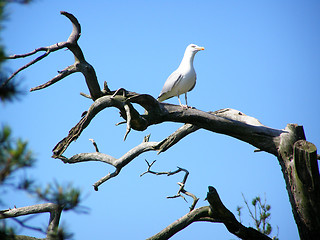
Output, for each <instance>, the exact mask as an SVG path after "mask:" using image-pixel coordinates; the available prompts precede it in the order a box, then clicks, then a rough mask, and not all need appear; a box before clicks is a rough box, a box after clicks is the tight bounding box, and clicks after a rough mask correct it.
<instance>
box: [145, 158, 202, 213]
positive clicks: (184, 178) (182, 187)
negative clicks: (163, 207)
mask: <svg viewBox="0 0 320 240" xmlns="http://www.w3.org/2000/svg"><path fill="white" fill-rule="evenodd" d="M145 161H146V163H147V165H148V169H147V171H145V172H144V173H142V174H141V175H140V177H142V176H143V175H145V174H146V173H151V174H154V175H167V176H171V175H174V174H177V173H179V172H181V171H182V172H185V175H184V177H183V180H182V182H178V185H179V186H180V187H179V190H178V192H177V194H176V195H174V196H168V197H167V198H177V197H181V198H182V199H184V200H185V201H186V202H188V201H187V199H186V198H185V197H184V196H183V195H182V194H181V193H183V194H185V195H187V196H189V197H192V198H193V203H192V205H191V206H190V211H192V210H193V209H194V208H195V206H196V204H197V202H198V200H199V198H197V197H196V196H195V195H194V194H192V193H190V192H188V191H186V190H185V188H184V187H185V183H186V181H187V178H188V176H189V172H188V170H186V169H184V168H180V167H178V169H177V170H175V171H170V172H155V171H152V170H151V167H152V165H153V164H154V163H155V162H156V160H154V161H153V162H152V163H149V162H148V161H147V160H145Z"/></svg>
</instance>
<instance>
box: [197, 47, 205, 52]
mask: <svg viewBox="0 0 320 240" xmlns="http://www.w3.org/2000/svg"><path fill="white" fill-rule="evenodd" d="M196 49H197V50H199V51H200V50H204V47H197V48H196Z"/></svg>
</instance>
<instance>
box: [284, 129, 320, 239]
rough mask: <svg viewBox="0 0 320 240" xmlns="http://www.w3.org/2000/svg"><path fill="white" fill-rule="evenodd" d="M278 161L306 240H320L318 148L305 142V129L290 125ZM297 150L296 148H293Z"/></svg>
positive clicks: (295, 216) (295, 214) (302, 235)
mask: <svg viewBox="0 0 320 240" xmlns="http://www.w3.org/2000/svg"><path fill="white" fill-rule="evenodd" d="M286 130H287V131H288V132H290V134H288V135H287V136H288V137H285V138H284V139H282V141H281V143H280V148H279V156H278V160H279V163H280V165H281V169H282V172H283V175H284V178H285V181H286V186H287V191H288V195H289V199H290V203H291V206H292V212H293V215H294V218H295V221H296V224H297V226H298V230H299V235H300V238H301V239H302V240H312V239H314V240H318V239H320V177H319V168H318V162H317V148H316V147H315V145H313V144H312V143H310V142H307V141H306V140H305V135H304V131H303V127H302V126H297V125H293V124H289V125H288V126H287V128H286ZM292 146H293V147H292Z"/></svg>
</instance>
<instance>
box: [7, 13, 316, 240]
mask: <svg viewBox="0 0 320 240" xmlns="http://www.w3.org/2000/svg"><path fill="white" fill-rule="evenodd" d="M61 14H62V15H64V16H66V17H67V18H68V19H69V20H70V21H71V23H72V25H73V30H72V33H71V35H70V37H69V38H68V40H67V41H66V42H60V43H57V44H54V45H51V46H48V47H40V48H38V49H35V50H34V51H32V52H30V53H27V54H22V55H14V56H10V57H9V58H10V59H15V58H23V57H27V56H31V55H33V54H35V53H37V52H40V51H44V52H45V53H44V54H43V55H41V56H40V57H38V58H36V59H34V60H33V61H31V62H30V63H28V64H26V65H25V66H23V67H21V68H20V69H19V70H17V71H16V72H15V73H14V74H13V75H12V77H13V76H15V75H16V74H17V73H18V72H20V71H22V70H23V69H25V68H27V67H29V66H31V65H32V64H34V63H36V62H38V61H40V60H42V59H44V58H45V57H46V56H48V55H49V54H50V53H51V52H54V51H57V50H60V49H63V48H67V49H69V50H70V51H71V52H72V54H73V55H74V57H75V63H74V64H73V65H71V66H68V67H67V68H65V69H64V70H62V71H59V74H58V75H57V76H55V77H54V78H52V79H51V80H50V81H48V82H47V83H45V84H42V85H40V86H38V87H35V88H32V89H31V91H35V90H40V89H43V88H46V87H49V86H50V85H52V84H54V83H56V82H57V81H60V80H62V79H64V78H65V77H66V76H68V75H70V74H72V73H75V72H81V73H82V74H83V75H84V77H85V80H86V84H87V86H88V89H89V92H90V95H86V94H82V95H83V96H86V97H88V98H90V99H91V100H93V103H92V105H91V106H90V108H89V109H88V110H87V111H85V112H84V114H83V115H82V117H81V119H80V121H79V122H78V123H77V124H76V125H75V126H74V127H73V128H72V129H71V130H70V131H69V134H68V135H67V136H66V137H65V138H63V139H62V140H61V141H60V142H59V143H58V144H57V145H56V146H55V147H54V149H53V156H52V157H53V158H57V159H61V160H62V161H63V162H64V163H69V164H75V163H79V162H84V161H100V162H104V163H107V164H110V165H112V166H113V167H114V168H115V170H114V172H112V173H108V174H107V175H106V176H104V177H102V178H101V179H100V180H98V181H97V182H96V183H95V184H94V189H95V190H98V188H99V186H100V185H101V184H102V183H104V182H106V181H107V180H109V179H111V178H113V177H116V176H118V175H119V173H120V172H121V169H122V168H123V167H125V166H126V165H127V164H128V163H129V162H131V161H132V160H134V159H135V158H136V157H137V156H138V155H140V154H142V153H143V152H146V151H157V152H158V154H159V153H161V152H164V151H166V150H167V149H169V148H171V147H172V146H173V145H175V144H176V143H177V142H179V141H180V140H181V139H182V138H184V137H186V136H187V135H189V134H191V133H193V132H195V131H197V130H198V129H201V128H202V129H206V130H208V131H211V132H214V133H220V134H225V135H228V136H231V137H234V138H237V139H239V140H241V141H243V142H247V143H249V144H251V145H253V146H255V147H256V148H257V151H265V152H268V153H270V154H272V155H274V156H275V157H276V158H277V159H278V161H279V163H280V166H281V171H282V173H283V176H284V179H285V183H286V188H287V192H288V195H289V199H290V203H291V206H292V212H293V215H294V219H295V221H296V224H297V227H298V230H299V234H300V238H301V239H320V184H319V183H320V179H319V170H318V162H317V159H319V155H317V150H316V147H315V146H314V145H313V144H312V143H310V142H307V141H306V138H305V134H304V130H303V127H302V126H299V125H296V124H288V125H287V126H286V127H285V128H284V129H273V128H270V127H267V126H264V125H262V124H261V123H260V122H259V121H258V120H257V119H255V118H253V117H250V116H247V115H245V114H244V113H242V112H240V111H237V110H234V109H230V108H228V109H222V110H218V111H215V112H204V111H201V110H198V109H193V108H188V109H185V108H182V107H181V106H178V105H172V104H167V103H159V102H158V101H157V100H156V99H155V98H153V97H152V96H150V95H148V94H139V93H135V92H131V91H127V90H125V89H123V88H119V89H118V90H116V91H111V90H110V89H109V88H108V86H107V83H106V82H105V83H104V87H103V89H100V87H99V83H98V80H97V77H96V74H95V71H94V68H93V67H92V66H91V65H90V64H89V63H88V62H87V61H86V60H85V57H84V55H83V53H82V50H81V48H80V47H79V45H78V43H77V40H78V39H79V37H80V34H81V29H80V24H79V22H78V20H77V19H76V18H75V17H74V16H73V15H72V14H70V13H67V12H61ZM12 77H10V79H11V78H12ZM10 79H8V81H9V80H10ZM133 103H134V104H138V105H140V106H141V107H143V108H144V109H145V113H144V114H139V112H138V111H137V110H136V109H135V108H134V106H133ZM110 107H115V108H117V109H119V111H120V114H121V117H122V118H123V119H124V123H126V124H127V130H126V133H125V134H124V139H125V138H126V137H127V135H128V134H129V132H130V131H131V129H134V130H136V131H144V130H146V129H147V128H148V127H149V126H151V125H155V124H161V123H163V122H179V123H184V124H185V125H183V126H182V127H180V128H179V129H178V130H176V131H175V132H174V133H172V134H171V135H170V136H168V137H167V138H165V139H163V140H162V141H160V142H150V141H148V139H146V140H145V141H144V142H143V143H141V144H140V145H138V146H136V147H134V148H133V149H131V150H130V151H128V152H127V153H125V154H124V155H123V156H122V157H120V158H118V159H117V158H114V157H112V156H110V155H107V154H105V153H101V152H99V151H98V148H97V147H96V152H93V153H79V154H76V155H74V156H71V157H66V156H64V155H63V154H64V152H65V151H66V149H67V148H68V146H69V145H70V144H71V143H72V142H73V141H74V140H76V139H77V138H78V137H79V136H80V135H81V133H82V131H83V130H84V129H85V128H86V127H87V126H88V125H89V124H90V122H91V120H92V119H93V118H94V117H95V116H96V115H97V114H98V113H99V112H100V111H102V110H105V109H106V108H110ZM207 200H208V201H209V206H208V207H202V208H198V209H194V210H192V211H190V212H189V213H187V214H186V215H185V216H184V217H182V218H181V219H180V220H179V221H177V222H175V223H173V224H171V225H170V226H168V227H167V228H166V229H164V230H163V231H162V232H160V233H158V234H156V235H155V236H153V237H152V238H150V239H167V238H169V237H170V236H172V235H173V234H175V233H177V232H178V231H180V230H182V229H183V228H185V227H186V226H188V225H189V224H191V223H192V222H196V221H210V222H222V223H224V224H225V226H226V228H227V229H228V230H229V231H230V232H231V233H233V234H235V235H237V236H238V237H240V238H242V239H269V238H268V237H267V236H264V235H263V236H261V235H259V236H258V235H256V234H259V233H257V232H256V231H254V230H253V229H250V228H246V227H244V226H242V225H241V224H240V223H238V222H237V221H236V219H235V217H234V216H233V214H232V213H231V212H230V211H229V210H228V209H226V207H225V206H224V205H223V204H222V202H221V200H220V198H219V195H218V193H217V191H216V190H215V189H214V188H213V187H209V192H208V196H207Z"/></svg>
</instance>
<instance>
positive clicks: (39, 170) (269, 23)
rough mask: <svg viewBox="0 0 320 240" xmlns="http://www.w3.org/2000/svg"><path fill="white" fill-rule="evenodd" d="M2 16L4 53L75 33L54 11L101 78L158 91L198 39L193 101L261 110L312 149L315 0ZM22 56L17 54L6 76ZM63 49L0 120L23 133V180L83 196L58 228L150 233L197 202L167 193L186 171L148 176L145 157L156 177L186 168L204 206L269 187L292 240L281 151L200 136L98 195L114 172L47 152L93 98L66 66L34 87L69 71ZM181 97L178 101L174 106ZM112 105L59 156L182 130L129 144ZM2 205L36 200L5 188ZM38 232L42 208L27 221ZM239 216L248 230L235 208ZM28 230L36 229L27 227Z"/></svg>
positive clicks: (94, 6)
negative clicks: (31, 160)
mask: <svg viewBox="0 0 320 240" xmlns="http://www.w3.org/2000/svg"><path fill="white" fill-rule="evenodd" d="M7 10H8V13H9V19H8V21H6V23H5V30H4V31H3V32H2V34H3V35H2V40H3V44H4V45H5V46H6V50H7V52H8V53H9V54H21V53H25V52H29V51H32V50H33V49H35V48H37V47H40V46H48V45H51V44H54V43H57V42H60V41H65V40H66V39H67V38H68V36H69V34H70V31H71V24H70V22H69V20H68V19H67V18H65V17H64V16H62V15H60V13H59V12H60V11H61V10H63V11H68V12H70V13H72V14H74V15H75V16H76V17H77V18H78V20H79V22H80V24H81V26H82V35H81V38H80V40H79V44H80V46H81V48H82V50H83V52H84V54H85V57H86V60H87V61H88V62H89V63H91V64H92V65H93V66H94V68H95V70H96V72H97V76H98V79H99V83H100V85H101V86H102V84H103V81H107V82H108V84H109V87H110V88H111V89H114V90H115V89H118V88H121V87H123V88H125V89H128V90H130V91H135V92H139V93H147V94H151V95H152V96H154V97H157V96H158V94H159V92H160V90H161V88H162V86H163V83H164V82H165V80H166V78H167V77H168V76H169V74H170V73H171V72H172V71H173V70H175V69H176V67H178V65H179V63H180V61H181V59H182V56H183V53H184V50H185V48H186V46H187V45H188V44H190V43H195V44H197V45H199V46H203V47H205V51H201V52H199V53H197V55H196V57H195V62H194V65H195V69H196V72H197V76H198V80H197V85H196V87H195V88H194V90H193V91H192V92H191V93H190V94H189V95H188V103H189V104H190V105H191V106H194V107H196V108H198V109H201V110H203V111H214V110H218V109H221V108H234V109H237V110H239V111H242V112H243V113H245V114H247V115H250V116H253V117H256V118H257V119H259V120H260V121H261V122H262V123H263V124H265V125H266V126H269V127H272V128H277V129H283V128H285V126H286V125H287V124H288V123H297V124H300V125H303V126H304V130H305V133H306V137H307V140H308V141H310V142H312V143H314V144H315V145H316V146H318V147H319V146H320V138H319V133H320V125H319V116H320V114H319V112H320V111H319V110H320V101H319V89H320V67H319V66H320V44H319V43H320V14H319V12H320V2H319V1H201V0H200V1H199V0H197V1H121V0H120V1H80V0H77V1H61V0H55V1H45V0H36V1H34V3H32V4H29V5H26V6H22V5H17V4H11V5H9V7H8V9H7ZM29 60H31V58H29V59H22V60H11V61H9V62H8V63H7V67H8V68H10V69H11V70H12V71H13V70H16V69H17V68H19V67H20V66H22V65H24V64H25V63H27V62H28V61H29ZM71 64H73V56H72V54H71V53H70V52H69V51H60V52H55V53H53V54H51V55H50V56H49V57H47V58H46V59H44V60H43V61H41V62H40V63H38V64H36V65H34V66H32V67H30V68H28V69H27V70H25V71H24V72H22V73H21V74H19V75H18V77H17V80H19V81H21V86H22V87H23V88H25V89H26V94H25V95H24V96H23V97H21V100H20V101H16V102H14V103H9V104H5V105H3V104H1V105H0V122H1V124H3V123H7V124H9V125H10V126H11V127H12V129H13V134H14V136H16V137H22V138H23V139H25V140H28V141H29V144H30V145H29V146H30V148H31V149H32V150H33V152H34V153H35V156H36V158H37V163H36V166H35V167H34V168H33V169H30V170H28V171H27V172H25V173H21V175H24V174H26V175H29V176H33V177H34V178H35V179H37V180H38V183H39V184H42V185H43V186H45V185H46V184H47V183H49V182H52V181H54V180H57V181H58V182H59V183H69V182H71V183H72V184H73V185H74V186H75V187H78V188H80V189H81V190H82V192H83V196H84V199H83V202H82V204H83V205H84V206H87V207H89V208H90V211H89V214H77V213H74V212H65V213H63V215H62V219H61V222H62V223H63V225H64V226H66V227H67V229H68V230H69V231H71V232H73V233H74V234H75V235H74V239H77V240H78V239H79V240H84V239H106V238H108V239H145V238H147V237H150V236H152V235H153V234H155V233H157V232H159V231H160V230H162V229H163V228H164V227H165V226H167V225H169V224H170V223H172V222H173V221H175V220H176V219H178V218H180V217H181V216H183V215H184V214H186V213H187V211H188V208H189V206H190V204H191V202H190V201H189V202H188V203H186V202H184V201H183V200H182V199H166V196H170V195H174V194H176V191H177V190H178V185H177V184H176V183H177V182H178V181H181V180H182V177H183V176H182V175H176V176H171V177H164V176H154V175H145V176H143V177H139V175H140V174H141V173H142V172H144V171H145V170H146V168H147V166H146V164H145V161H144V160H145V159H147V160H149V161H153V160H155V159H156V160H157V163H156V164H155V166H154V170H155V171H169V170H175V169H176V166H179V167H183V168H186V169H188V170H189V172H190V176H189V178H188V181H187V185H186V189H187V190H188V191H190V192H192V193H194V194H195V195H197V197H199V198H201V199H200V201H199V203H198V205H197V206H198V207H200V206H205V205H207V202H206V201H204V198H205V196H206V192H207V187H208V186H209V185H212V186H214V187H215V188H216V189H217V191H218V193H219V194H220V197H221V199H222V201H223V202H224V204H225V205H226V207H228V208H229V209H230V210H231V211H232V212H233V213H234V214H236V208H237V206H239V205H240V206H244V202H243V199H242V195H241V193H243V194H244V195H245V196H246V198H247V199H248V200H251V199H252V198H253V197H255V196H257V195H260V196H261V197H264V194H266V197H267V202H268V203H269V204H270V205H271V206H272V209H271V216H272V219H271V224H272V226H273V227H274V231H273V235H275V234H277V226H278V228H279V238H280V239H293V240H294V239H298V238H299V237H298V232H297V229H296V224H295V222H294V219H293V215H292V211H291V205H290V203H289V199H288V194H287V191H286V188H285V182H284V178H283V175H282V172H281V169H280V166H279V164H278V161H277V159H276V158H275V157H274V156H272V155H270V154H267V153H263V152H262V153H254V152H253V151H254V147H252V146H250V145H248V144H246V143H243V142H240V141H238V140H236V139H233V138H231V137H227V136H224V135H219V134H215V133H212V132H207V131H204V130H200V131H197V132H195V133H193V134H191V135H189V136H188V137H187V138H185V139H184V140H182V141H181V142H179V143H178V144H177V145H176V146H174V147H173V148H172V149H170V150H168V151H167V152H165V153H163V154H160V155H156V153H155V152H149V153H145V154H143V155H141V156H139V157H138V158H136V159H135V160H134V161H133V162H132V163H130V164H129V165H128V166H127V167H125V168H124V169H123V170H122V172H121V173H120V174H119V175H118V176H117V177H116V178H114V179H112V180H110V181H109V182H107V183H105V184H103V185H102V186H101V187H100V189H99V191H98V192H95V191H94V190H93V188H92V184H93V183H95V182H96V181H97V180H98V179H100V178H101V177H103V176H105V175H106V174H107V173H108V172H109V171H113V168H112V167H111V166H108V165H105V164H102V163H97V162H91V163H82V164H77V165H65V164H63V163H62V162H61V161H59V160H56V159H52V158H51V155H52V152H51V150H52V148H53V147H54V146H55V145H56V143H58V142H59V141H60V140H61V139H62V138H64V137H65V136H66V135H67V133H68V131H69V130H70V128H71V127H73V126H74V125H75V124H76V123H77V122H78V121H79V120H80V116H81V113H82V112H83V111H85V110H87V109H88V108H89V106H90V104H91V103H92V102H91V101H90V100H88V99H85V98H83V97H81V96H80V95H79V93H80V92H85V93H88V90H87V88H86V85H85V81H84V78H83V76H82V75H81V74H79V73H78V74H73V75H71V76H69V77H67V78H65V79H64V80H63V81H61V82H59V83H57V84H55V85H54V86H52V87H50V88H48V89H44V90H41V91H37V92H33V93H29V92H27V90H28V89H30V88H31V87H35V86H37V85H39V84H42V83H44V82H46V81H48V80H49V79H51V78H52V77H54V76H55V75H56V74H57V71H58V70H62V69H63V68H65V67H66V66H68V65H71ZM168 102H170V103H174V104H178V100H177V98H172V99H170V100H168ZM120 121H122V119H121V118H120V117H119V114H118V111H117V110H115V109H106V110H104V112H101V113H99V115H98V116H97V117H96V118H95V119H94V120H93V121H92V122H91V125H90V126H89V127H88V128H87V129H85V131H84V132H83V133H82V135H81V136H80V138H79V139H78V140H77V141H76V142H73V143H72V144H71V145H70V147H69V149H68V150H67V152H66V153H65V155H66V156H68V157H70V156H72V155H74V154H76V153H80V152H93V151H94V148H93V146H92V144H91V142H90V141H88V139H89V138H94V139H95V140H96V142H97V144H98V146H99V149H100V151H101V152H103V153H106V154H109V155H112V156H114V157H120V156H122V155H123V154H124V153H126V152H127V151H128V150H130V149H131V148H132V147H134V146H136V145H138V144H140V143H141V141H142V140H143V137H144V136H145V135H147V134H149V133H151V141H160V140H162V139H163V138H165V137H166V136H168V135H169V134H171V133H172V132H173V131H175V129H177V128H178V127H180V126H181V125H182V124H177V123H165V124H162V125H157V126H152V127H150V128H148V129H147V130H146V131H144V132H135V131H132V132H131V133H130V134H129V136H128V138H127V140H126V142H123V136H124V133H125V125H120V126H115V123H117V122H120ZM5 200H6V202H7V203H8V204H10V205H9V206H3V207H2V208H7V207H13V205H16V206H17V207H22V206H26V205H29V204H33V203H34V201H33V199H32V198H31V197H30V196H27V195H24V194H23V193H16V192H15V193H10V192H8V193H7V196H6V197H5ZM34 221H35V222H34V224H36V225H37V224H38V225H40V226H45V225H46V224H47V221H48V216H47V215H45V216H42V217H40V218H37V219H35V220H34ZM243 224H244V225H246V226H249V225H251V226H253V223H252V222H250V219H249V217H248V213H247V212H246V211H243ZM20 233H22V234H30V235H34V236H40V237H41V236H42V235H39V234H38V233H34V232H32V233H30V232H29V231H22V230H21V232H20ZM208 236H210V237H213V238H214V239H236V237H235V236H233V235H231V234H229V233H228V231H227V230H226V229H225V228H224V226H223V225H222V224H212V223H194V224H193V225H191V226H190V227H188V228H187V229H185V230H183V231H181V232H180V233H179V234H177V235H175V236H174V237H173V238H172V239H187V240H188V239H205V238H208Z"/></svg>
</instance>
